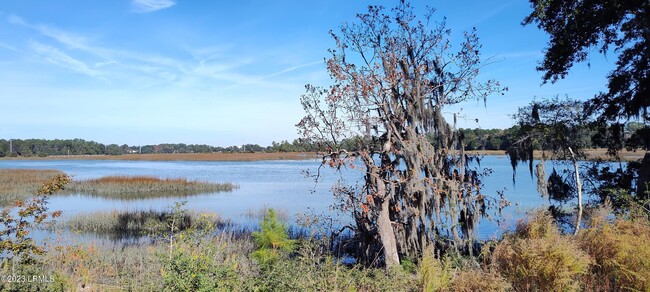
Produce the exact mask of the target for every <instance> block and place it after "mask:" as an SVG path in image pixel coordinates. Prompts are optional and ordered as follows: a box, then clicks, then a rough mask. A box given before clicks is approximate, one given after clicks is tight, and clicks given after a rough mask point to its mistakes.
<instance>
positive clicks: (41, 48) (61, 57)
mask: <svg viewBox="0 0 650 292" xmlns="http://www.w3.org/2000/svg"><path fill="white" fill-rule="evenodd" d="M30 47H31V48H32V50H34V52H36V53H37V54H38V55H40V56H41V57H42V58H43V59H44V60H45V61H47V62H49V63H52V64H55V65H58V66H61V67H64V68H67V69H70V70H73V71H76V72H79V73H82V74H86V75H88V76H91V77H95V78H99V77H100V75H101V74H100V73H99V72H98V71H95V70H93V69H92V68H90V66H88V65H87V64H86V63H84V62H82V61H80V60H77V59H75V58H73V57H71V56H69V55H67V54H66V53H64V52H63V51H61V50H59V49H57V48H54V47H52V46H48V45H44V44H41V43H39V42H34V41H32V42H30Z"/></svg>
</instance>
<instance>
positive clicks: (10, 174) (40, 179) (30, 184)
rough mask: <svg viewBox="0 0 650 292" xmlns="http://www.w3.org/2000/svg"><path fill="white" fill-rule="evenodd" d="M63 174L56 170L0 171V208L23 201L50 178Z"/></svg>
mask: <svg viewBox="0 0 650 292" xmlns="http://www.w3.org/2000/svg"><path fill="white" fill-rule="evenodd" d="M60 174H64V173H63V172H61V171H58V170H39V169H0V206H8V205H10V204H12V203H14V202H15V201H18V200H25V199H27V198H29V197H31V196H33V195H34V194H35V193H36V190H37V189H38V187H40V186H41V185H42V184H44V183H46V182H48V181H49V180H50V179H51V178H53V177H55V176H57V175H60Z"/></svg>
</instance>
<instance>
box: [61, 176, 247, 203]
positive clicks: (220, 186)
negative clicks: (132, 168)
mask: <svg viewBox="0 0 650 292" xmlns="http://www.w3.org/2000/svg"><path fill="white" fill-rule="evenodd" d="M237 188H239V186H238V185H236V184H232V183H212V182H204V181H190V180H187V179H184V178H167V179H161V178H157V177H151V176H107V177H102V178H98V179H89V180H82V181H76V182H73V183H71V184H70V185H69V186H68V190H69V192H72V193H81V194H89V195H94V196H100V197H108V198H118V199H132V198H150V197H164V196H190V195H198V194H206V193H214V192H229V191H232V190H233V189H237Z"/></svg>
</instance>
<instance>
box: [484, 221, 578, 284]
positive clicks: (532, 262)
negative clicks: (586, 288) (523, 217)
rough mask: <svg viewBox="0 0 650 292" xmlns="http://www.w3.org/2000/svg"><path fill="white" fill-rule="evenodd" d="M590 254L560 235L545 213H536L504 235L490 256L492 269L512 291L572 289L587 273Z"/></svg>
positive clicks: (568, 238)
mask: <svg viewBox="0 0 650 292" xmlns="http://www.w3.org/2000/svg"><path fill="white" fill-rule="evenodd" d="M589 264H590V259H589V256H588V255H587V254H586V253H585V252H584V251H582V250H580V248H579V246H578V244H577V243H576V242H575V241H573V240H572V239H571V237H569V236H563V235H562V234H560V232H559V231H558V229H557V226H556V225H555V224H554V223H553V220H552V218H551V216H550V215H549V214H548V213H546V212H541V211H540V212H536V213H534V214H532V215H531V216H530V217H529V221H528V222H527V223H524V222H519V223H518V224H517V227H516V230H515V231H514V233H512V234H506V235H504V238H503V240H502V241H501V242H499V243H498V244H497V245H496V246H495V248H494V250H493V252H492V255H491V265H492V268H493V269H495V270H496V271H498V272H500V273H501V275H503V276H504V277H505V278H506V279H507V280H508V281H509V282H510V283H511V284H512V288H513V289H514V290H515V291H568V290H571V291H575V290H579V289H580V287H581V285H580V284H581V282H580V280H581V278H582V277H583V276H584V275H585V274H587V273H588V272H589Z"/></svg>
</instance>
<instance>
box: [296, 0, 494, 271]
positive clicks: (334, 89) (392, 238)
mask: <svg viewBox="0 0 650 292" xmlns="http://www.w3.org/2000/svg"><path fill="white" fill-rule="evenodd" d="M433 12H434V11H433V10H432V9H428V10H427V12H426V14H425V15H424V16H423V17H418V16H417V15H416V14H415V13H414V10H413V8H412V7H411V5H410V4H409V3H407V2H405V1H401V2H400V4H399V5H398V6H397V7H395V8H394V9H392V10H390V11H387V10H386V9H384V8H383V7H381V6H370V7H368V11H367V12H366V13H361V14H358V15H357V21H356V22H353V23H344V24H343V25H342V26H341V28H340V31H339V32H331V36H332V37H333V39H334V41H335V43H336V47H335V48H333V49H330V50H329V52H330V54H331V56H330V57H329V58H328V59H326V64H327V70H328V72H329V74H330V77H331V79H332V85H330V86H329V87H327V88H323V87H317V86H311V85H308V86H306V89H307V91H306V93H305V94H304V95H303V96H302V97H301V103H302V106H303V108H304V110H305V113H306V115H305V117H304V118H303V119H302V120H301V121H300V122H299V123H298V124H297V127H298V129H299V132H300V133H301V135H302V136H303V138H305V139H307V140H308V141H310V142H314V143H318V144H321V145H326V147H327V149H329V151H328V153H325V154H324V155H323V160H322V165H325V166H329V167H333V168H336V169H341V168H343V167H350V168H356V167H359V165H361V171H362V172H363V174H364V182H363V184H362V185H360V186H356V187H355V185H351V184H348V183H346V182H340V183H339V184H337V186H335V187H334V191H335V195H337V196H338V197H339V198H340V202H341V206H342V208H343V209H344V210H346V211H349V212H350V213H351V214H352V215H353V217H354V220H355V224H354V226H353V228H354V231H355V240H356V243H357V248H356V250H357V253H358V254H357V255H358V258H359V259H360V260H361V261H362V262H364V263H367V264H371V263H376V262H378V261H377V259H379V258H383V259H384V262H385V264H386V266H387V267H389V268H390V267H393V266H396V265H398V264H399V262H400V256H401V257H409V258H417V257H418V256H419V255H421V253H422V251H423V250H424V248H425V247H426V246H428V245H430V244H431V243H432V242H435V241H437V240H440V239H441V238H451V239H452V241H453V242H455V243H456V244H457V246H458V245H461V244H463V243H467V242H468V241H469V240H471V239H472V235H473V231H474V227H475V225H476V224H477V222H478V218H479V217H480V216H481V215H485V214H486V211H487V208H488V204H489V200H488V199H487V198H486V196H485V194H483V193H482V192H481V183H480V177H481V175H482V172H481V171H479V170H477V169H474V168H471V167H469V161H470V160H471V157H469V156H468V155H466V154H465V153H464V151H463V139H462V135H459V132H458V131H456V128H455V121H456V116H455V115H453V119H454V123H452V124H450V123H449V122H447V120H446V118H445V109H446V108H447V107H448V106H449V105H453V104H458V103H461V102H463V101H467V100H485V99H486V98H487V97H488V96H489V95H491V94H493V93H499V92H501V91H502V90H503V89H502V88H501V87H500V86H499V84H498V83H497V82H496V81H494V80H486V81H481V80H480V78H479V71H480V69H481V67H482V64H481V58H480V52H479V51H480V48H481V45H480V43H479V41H478V37H477V36H476V33H475V30H471V31H469V32H466V33H465V34H464V36H463V39H462V42H461V43H460V46H458V47H457V49H455V50H454V48H453V47H452V44H451V42H450V41H449V36H450V33H451V32H450V30H449V29H448V28H447V27H446V25H445V20H444V19H443V20H442V21H436V20H435V19H434V18H433ZM450 116H451V115H450ZM355 136H362V137H364V138H363V139H356V140H355V141H357V142H356V143H357V145H356V146H357V147H355V150H354V151H352V150H350V149H344V148H343V147H342V144H341V142H342V141H344V140H349V139H350V138H352V137H355Z"/></svg>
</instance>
